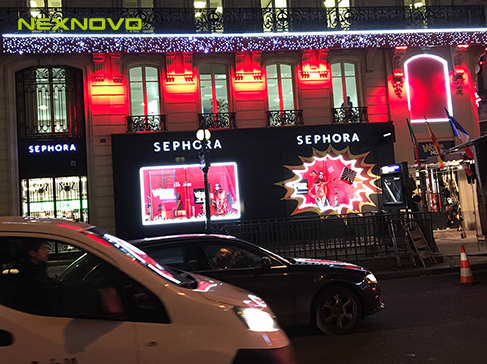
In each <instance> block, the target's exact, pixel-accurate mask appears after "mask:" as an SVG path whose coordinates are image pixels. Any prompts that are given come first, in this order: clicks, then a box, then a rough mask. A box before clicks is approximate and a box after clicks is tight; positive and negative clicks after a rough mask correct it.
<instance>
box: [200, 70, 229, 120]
mask: <svg viewBox="0 0 487 364" xmlns="http://www.w3.org/2000/svg"><path fill="white" fill-rule="evenodd" d="M199 75H200V95H201V109H202V112H203V113H226V112H228V81H227V67H226V66H225V65H221V64H210V65H202V66H200V67H199Z"/></svg>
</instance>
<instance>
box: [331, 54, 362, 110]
mask: <svg viewBox="0 0 487 364" xmlns="http://www.w3.org/2000/svg"><path fill="white" fill-rule="evenodd" d="M331 79H332V82H333V107H335V108H339V107H341V106H342V105H343V106H344V107H346V106H347V103H348V107H357V106H358V92H357V71H356V67H355V64H354V63H351V62H335V63H332V64H331ZM347 96H350V101H349V102H348V100H347ZM350 103H351V105H350Z"/></svg>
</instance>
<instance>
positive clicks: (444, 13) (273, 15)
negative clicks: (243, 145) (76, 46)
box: [0, 5, 486, 34]
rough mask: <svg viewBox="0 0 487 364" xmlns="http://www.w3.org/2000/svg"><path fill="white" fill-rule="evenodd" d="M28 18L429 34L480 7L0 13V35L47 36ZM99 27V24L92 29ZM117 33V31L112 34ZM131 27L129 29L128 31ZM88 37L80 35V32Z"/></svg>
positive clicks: (207, 28) (181, 28)
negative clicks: (426, 31)
mask: <svg viewBox="0 0 487 364" xmlns="http://www.w3.org/2000/svg"><path fill="white" fill-rule="evenodd" d="M32 14H38V15H37V16H36V17H37V18H48V19H51V23H52V27H54V26H56V25H58V28H57V30H54V32H56V33H59V32H62V33H76V34H79V33H80V28H79V27H78V26H75V27H74V29H73V27H71V20H67V21H65V22H63V26H59V23H60V21H61V20H64V19H67V18H69V19H73V18H74V19H77V20H78V21H82V20H83V19H85V18H86V19H89V18H98V19H108V18H110V19H111V21H112V23H113V24H115V25H117V24H119V23H118V22H119V21H121V23H120V25H119V26H118V27H117V26H111V25H110V24H108V23H107V24H106V29H104V30H103V33H104V34H107V33H118V34H120V33H129V34H132V33H152V34H175V33H178V34H182V33H262V32H303V31H334V30H336V31H342V30H384V29H428V28H430V29H432V28H450V29H451V28H479V27H485V25H486V20H485V15H484V8H483V6H481V5H471V6H423V7H418V8H411V7H396V6H384V7H379V6H374V7H349V8H324V7H323V8H322V7H316V8H295V7H289V8H277V9H261V8H224V9H223V10H219V9H192V8H186V9H185V8H174V9H173V8H139V9H136V8H84V7H81V8H0V30H1V31H2V33H36V32H37V33H39V32H41V33H42V32H43V33H49V32H52V30H30V29H28V27H26V26H23V27H22V30H19V29H18V19H19V18H21V19H24V20H25V21H26V22H27V24H29V25H30V24H31V19H32ZM128 18H136V19H140V20H141V28H140V29H137V30H134V29H130V26H129V27H128V29H127V27H126V24H125V22H124V21H123V20H124V19H128ZM96 25H97V26H100V24H99V23H97V24H96ZM113 28H117V29H113ZM132 28H133V27H132ZM83 31H84V32H88V33H89V32H90V31H89V30H82V32H83Z"/></svg>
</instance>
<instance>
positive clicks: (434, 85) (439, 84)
mask: <svg viewBox="0 0 487 364" xmlns="http://www.w3.org/2000/svg"><path fill="white" fill-rule="evenodd" d="M404 69H405V71H406V72H405V76H406V87H407V93H408V107H409V112H410V116H411V122H413V123H423V122H424V120H425V117H426V118H427V119H428V122H440V121H448V117H447V115H446V113H445V108H446V109H447V110H448V112H449V113H450V114H453V108H452V102H451V90H450V83H449V76H448V63H447V61H446V60H444V59H442V58H440V57H437V56H433V55H430V54H422V55H419V56H415V57H412V58H410V59H408V60H407V61H406V62H404Z"/></svg>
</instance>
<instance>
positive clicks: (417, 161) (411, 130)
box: [406, 118, 421, 169]
mask: <svg viewBox="0 0 487 364" xmlns="http://www.w3.org/2000/svg"><path fill="white" fill-rule="evenodd" d="M406 122H407V123H408V128H409V134H410V135H411V142H412V143H413V146H414V156H415V157H416V163H417V164H418V168H419V169H421V162H420V161H419V151H418V140H417V139H416V135H414V130H413V127H412V126H411V124H410V123H409V120H408V119H407V118H406Z"/></svg>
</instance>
